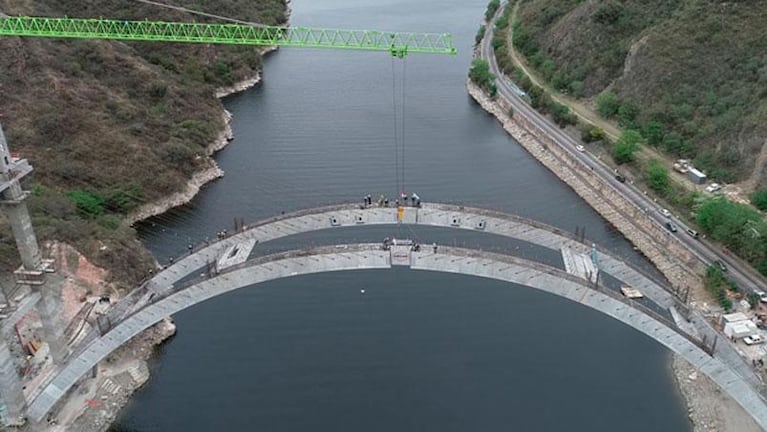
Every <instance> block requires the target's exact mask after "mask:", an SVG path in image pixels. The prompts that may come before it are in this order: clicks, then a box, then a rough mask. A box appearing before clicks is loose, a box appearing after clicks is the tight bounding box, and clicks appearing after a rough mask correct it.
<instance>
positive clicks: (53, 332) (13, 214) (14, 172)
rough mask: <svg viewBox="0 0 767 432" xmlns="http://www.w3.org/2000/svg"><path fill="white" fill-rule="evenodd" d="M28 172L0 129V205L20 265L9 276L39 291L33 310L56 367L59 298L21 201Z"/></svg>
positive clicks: (60, 352)
mask: <svg viewBox="0 0 767 432" xmlns="http://www.w3.org/2000/svg"><path fill="white" fill-rule="evenodd" d="M31 172H32V166H31V165H29V163H28V162H27V160H26V159H19V158H14V157H13V156H12V155H11V152H10V151H9V150H8V144H7V142H6V141H5V134H3V130H2V126H0V206H2V210H3V212H4V213H5V215H6V218H7V219H8V222H9V223H10V225H11V230H12V231H13V237H14V239H15V240H16V247H17V248H18V250H19V255H20V256H21V263H22V264H21V267H19V268H18V269H17V270H16V271H14V272H13V273H14V276H15V278H16V283H17V284H22V285H30V286H31V287H32V288H33V289H36V290H38V291H39V292H40V297H41V299H40V302H39V303H38V304H37V305H36V307H37V311H38V313H39V315H40V320H41V321H42V327H43V338H44V340H45V341H46V342H47V343H48V349H49V353H50V356H51V358H52V359H53V362H54V363H55V364H58V363H61V362H62V361H63V360H64V357H66V355H67V346H66V343H65V342H64V334H63V332H64V327H65V326H64V325H63V312H62V307H61V296H60V295H59V292H58V291H59V290H58V289H56V288H57V287H55V286H53V284H48V285H46V274H47V273H52V272H54V271H55V269H54V266H53V260H48V259H43V258H42V256H41V255H40V248H39V247H38V244H37V237H35V231H34V229H33V228H32V220H31V219H30V217H29V211H27V204H26V202H25V200H26V198H27V196H29V192H27V191H23V190H22V189H21V183H20V181H21V179H22V178H24V176H26V175H27V174H29V173H31ZM0 364H2V358H1V355H0Z"/></svg>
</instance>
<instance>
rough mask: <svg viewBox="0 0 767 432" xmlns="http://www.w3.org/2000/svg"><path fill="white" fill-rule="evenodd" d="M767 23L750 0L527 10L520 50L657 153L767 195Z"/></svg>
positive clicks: (526, 0)
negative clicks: (763, 155)
mask: <svg viewBox="0 0 767 432" xmlns="http://www.w3.org/2000/svg"><path fill="white" fill-rule="evenodd" d="M765 22H767V2H754V1H745V0H741V1H737V0H736V1H728V2H721V1H714V0H690V1H681V0H632V1H625V0H587V1H583V0H520V3H519V10H518V15H517V22H515V26H514V28H515V35H514V43H515V46H516V47H517V48H518V49H519V50H520V51H521V52H523V53H524V54H525V56H526V57H527V59H528V60H529V61H530V63H531V64H532V65H533V66H534V67H535V68H536V69H537V70H538V71H540V72H541V73H542V75H543V76H544V77H545V78H546V79H547V80H549V82H550V83H551V84H552V85H553V86H555V87H556V88H558V89H560V90H562V91H565V92H567V93H570V94H573V95H575V96H577V97H582V98H584V99H587V100H592V101H599V103H596V104H595V105H597V108H598V110H599V111H600V113H601V114H603V115H604V116H606V117H609V118H613V119H616V120H617V121H618V122H619V123H620V124H621V125H622V126H624V127H627V128H633V129H637V130H639V131H640V132H641V133H642V134H643V135H644V137H645V139H646V140H647V142H648V143H649V144H650V145H654V146H657V147H659V148H661V149H662V150H664V151H666V152H667V153H669V154H671V155H673V156H681V157H686V158H694V159H695V164H696V166H698V167H700V168H703V169H704V170H705V171H706V172H708V174H709V177H712V178H713V179H715V180H720V181H724V182H734V181H739V180H744V179H747V178H749V177H750V176H751V175H752V174H755V175H754V179H755V180H756V183H757V184H758V185H761V186H764V185H767V174H765V173H764V172H763V170H762V169H761V165H760V167H759V169H758V171H759V172H756V173H753V171H754V167H755V162H756V160H757V156H758V155H759V154H760V152H761V151H762V147H763V146H765V145H767V32H765V31H764V23H765ZM600 94H602V96H601V97H598V96H599V95H600ZM613 96H617V97H613Z"/></svg>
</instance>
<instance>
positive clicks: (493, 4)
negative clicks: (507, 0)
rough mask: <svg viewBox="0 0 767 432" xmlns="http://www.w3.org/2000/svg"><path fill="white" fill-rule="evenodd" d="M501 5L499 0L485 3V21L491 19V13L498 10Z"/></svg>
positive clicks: (493, 13)
mask: <svg viewBox="0 0 767 432" xmlns="http://www.w3.org/2000/svg"><path fill="white" fill-rule="evenodd" d="M499 7H501V0H490V3H488V4H487V10H486V11H485V21H490V20H491V19H493V15H495V13H496V12H498V8H499Z"/></svg>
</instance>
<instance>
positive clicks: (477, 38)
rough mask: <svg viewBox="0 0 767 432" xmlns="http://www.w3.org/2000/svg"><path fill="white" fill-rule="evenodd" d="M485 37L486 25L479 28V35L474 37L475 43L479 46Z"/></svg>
mask: <svg viewBox="0 0 767 432" xmlns="http://www.w3.org/2000/svg"><path fill="white" fill-rule="evenodd" d="M483 37H485V25H484V24H483V25H481V26H479V29H478V30H477V34H476V35H475V36H474V43H475V44H477V45H479V43H480V42H482V38H483Z"/></svg>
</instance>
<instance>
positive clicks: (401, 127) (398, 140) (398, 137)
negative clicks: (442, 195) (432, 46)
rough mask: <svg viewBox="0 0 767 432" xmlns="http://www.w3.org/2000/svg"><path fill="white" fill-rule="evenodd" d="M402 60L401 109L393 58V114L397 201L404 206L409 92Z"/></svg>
mask: <svg viewBox="0 0 767 432" xmlns="http://www.w3.org/2000/svg"><path fill="white" fill-rule="evenodd" d="M400 59H401V60H402V72H401V78H400V86H401V91H402V92H401V95H400V98H401V99H400V101H399V102H400V103H399V109H398V104H397V71H396V67H395V66H394V62H395V60H394V57H392V60H391V61H392V114H393V119H394V166H395V177H394V178H395V186H396V189H395V191H396V193H397V194H398V197H397V199H398V200H400V202H402V203H403V204H404V202H403V201H404V199H403V198H404V196H405V189H406V186H405V179H406V176H405V167H406V163H405V148H406V146H405V138H406V134H405V132H406V129H405V106H406V104H405V100H406V98H407V90H406V85H407V82H406V75H407V67H406V60H405V58H404V57H400Z"/></svg>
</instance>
